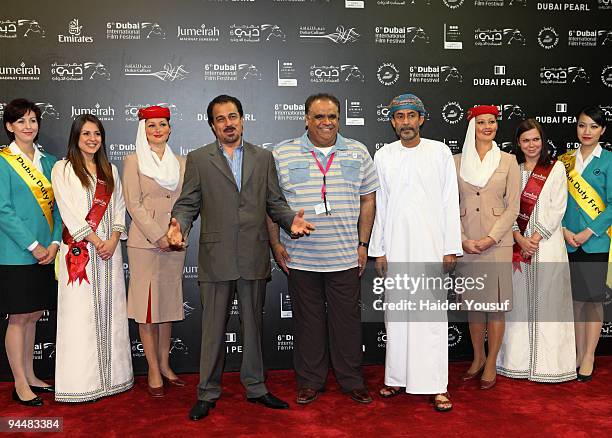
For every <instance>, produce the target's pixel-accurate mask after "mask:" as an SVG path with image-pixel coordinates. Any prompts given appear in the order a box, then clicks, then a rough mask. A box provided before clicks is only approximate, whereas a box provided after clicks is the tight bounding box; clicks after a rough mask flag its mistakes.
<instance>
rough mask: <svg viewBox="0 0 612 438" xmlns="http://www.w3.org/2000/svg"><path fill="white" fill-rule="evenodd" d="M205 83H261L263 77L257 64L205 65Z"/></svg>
mask: <svg viewBox="0 0 612 438" xmlns="http://www.w3.org/2000/svg"><path fill="white" fill-rule="evenodd" d="M203 75H204V80H205V81H238V80H241V81H249V80H251V81H261V78H262V75H261V72H260V71H259V69H258V67H257V66H256V65H255V64H250V63H241V64H238V63H231V64H226V63H208V64H204V68H203Z"/></svg>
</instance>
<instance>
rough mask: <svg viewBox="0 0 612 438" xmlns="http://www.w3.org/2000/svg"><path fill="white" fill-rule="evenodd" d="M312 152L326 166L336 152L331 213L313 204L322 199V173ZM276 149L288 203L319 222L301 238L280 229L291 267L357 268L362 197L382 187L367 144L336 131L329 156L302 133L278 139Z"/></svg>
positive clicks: (329, 183)
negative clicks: (281, 139) (289, 138)
mask: <svg viewBox="0 0 612 438" xmlns="http://www.w3.org/2000/svg"><path fill="white" fill-rule="evenodd" d="M311 151H314V153H315V154H316V156H317V159H318V160H319V161H320V162H321V165H322V166H323V168H325V167H326V166H327V162H328V160H329V158H330V157H331V154H332V153H334V161H333V162H332V164H331V167H330V168H329V171H328V173H327V175H326V177H325V180H326V187H327V194H326V198H327V202H328V203H329V205H330V207H331V215H329V216H328V215H326V214H325V213H322V214H318V215H317V214H316V213H315V209H314V207H315V205H317V204H321V203H322V202H323V200H322V199H321V187H322V185H323V175H322V173H321V171H320V170H319V167H318V166H317V163H316V161H315V160H314V158H313V157H312V152H311ZM272 154H273V155H274V160H275V162H276V168H277V172H278V179H279V183H280V187H281V189H282V191H283V194H284V195H285V198H286V199H287V202H288V203H289V206H290V207H291V209H292V210H294V211H298V210H299V209H301V208H303V209H304V218H305V219H306V220H307V221H309V222H310V223H312V224H313V225H314V226H315V227H316V230H315V231H314V232H313V233H312V234H311V235H310V236H305V237H302V238H300V239H291V238H290V236H288V235H287V233H285V232H284V231H281V242H282V243H283V245H284V246H285V248H286V249H287V252H288V253H289V256H290V257H291V262H289V263H287V266H288V267H290V268H292V269H300V270H303V271H314V272H335V271H344V270H347V269H351V268H354V267H356V266H357V246H358V243H359V235H358V233H357V221H358V219H359V212H360V202H361V199H360V196H361V195H367V194H368V193H372V192H374V191H376V190H378V178H377V176H376V169H375V168H374V162H373V161H372V157H371V156H370V153H369V152H368V149H367V148H366V147H365V146H364V145H363V144H361V143H359V142H358V141H355V140H351V139H348V138H344V137H342V136H341V135H338V138H337V140H336V144H335V145H334V146H332V149H331V151H330V153H329V154H328V155H327V156H325V155H324V154H323V153H322V152H320V151H318V150H317V149H316V148H315V147H314V145H313V144H312V142H311V141H310V139H309V138H308V135H307V134H306V133H304V135H303V136H302V137H300V138H296V139H292V140H286V141H284V142H282V143H279V144H278V145H276V147H275V148H274V150H273V151H272Z"/></svg>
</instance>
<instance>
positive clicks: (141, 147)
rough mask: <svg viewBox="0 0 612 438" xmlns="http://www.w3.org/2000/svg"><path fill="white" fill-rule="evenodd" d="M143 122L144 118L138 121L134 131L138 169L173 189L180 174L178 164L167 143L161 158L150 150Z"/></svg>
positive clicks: (158, 182) (161, 184) (165, 186)
mask: <svg viewBox="0 0 612 438" xmlns="http://www.w3.org/2000/svg"><path fill="white" fill-rule="evenodd" d="M145 123H146V120H145V119H143V120H141V121H139V122H138V132H137V133H136V156H137V157H138V169H139V170H140V173H142V174H143V175H146V176H148V177H149V178H153V179H154V180H155V181H156V182H157V184H159V185H160V186H162V187H163V188H165V189H168V190H171V191H174V190H176V188H177V187H178V183H179V179H180V176H181V172H180V164H179V162H178V160H177V159H176V157H175V156H174V153H173V152H172V150H171V149H170V147H169V146H168V144H166V150H165V151H164V156H163V157H162V159H161V160H160V159H159V157H158V156H157V154H156V153H155V152H153V151H152V150H151V146H149V142H148V141H147V133H146V132H145Z"/></svg>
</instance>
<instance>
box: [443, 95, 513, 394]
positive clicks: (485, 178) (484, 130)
mask: <svg viewBox="0 0 612 438" xmlns="http://www.w3.org/2000/svg"><path fill="white" fill-rule="evenodd" d="M498 114H499V112H498V110H497V107H495V106H484V105H483V106H477V107H474V108H472V109H470V110H469V111H468V116H467V118H468V122H469V124H468V131H467V134H466V136H465V142H464V144H463V150H462V153H461V154H459V155H455V165H456V167H457V179H458V182H459V198H460V199H459V208H460V215H461V231H462V237H461V240H462V243H463V250H464V256H463V260H462V263H461V264H465V263H467V265H464V267H461V266H459V267H458V272H460V273H463V274H468V273H469V275H470V276H472V277H480V278H482V279H483V280H484V288H482V289H480V288H475V289H473V290H471V291H466V292H464V293H463V294H461V295H460V297H461V302H462V308H463V309H465V310H468V320H469V326H470V337H471V338H472V347H473V348H474V360H473V362H472V365H471V366H470V368H469V369H468V371H467V372H466V373H465V375H464V376H463V380H471V379H473V378H475V377H477V376H478V375H479V374H480V373H481V372H482V376H481V379H480V388H481V389H490V388H492V387H493V386H495V382H496V376H497V372H496V360H497V354H498V352H499V349H500V347H501V343H502V339H503V337H504V326H505V318H504V312H507V311H509V310H511V309H512V245H513V243H514V241H513V238H512V225H513V224H514V221H515V220H516V217H517V215H518V213H519V203H520V172H519V167H518V164H517V162H516V158H515V157H514V155H510V154H507V153H505V152H502V151H501V150H500V149H499V147H498V146H497V144H496V143H495V141H493V139H494V138H495V134H496V133H497V115H498ZM473 262H486V263H484V264H481V263H478V264H475V263H473ZM485 329H486V332H487V335H488V347H489V348H488V356H487V355H485V348H484V339H485Z"/></svg>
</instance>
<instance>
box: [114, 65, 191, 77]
mask: <svg viewBox="0 0 612 438" xmlns="http://www.w3.org/2000/svg"><path fill="white" fill-rule="evenodd" d="M188 74H189V72H188V71H187V70H185V68H184V65H183V64H179V65H172V63H170V62H167V63H165V64H164V67H163V68H162V69H161V70H158V71H155V70H153V66H152V65H151V64H138V63H130V64H126V65H125V69H124V75H125V76H135V77H155V78H157V79H159V80H160V81H163V82H175V81H182V80H183V79H185V78H186V77H187V75H188Z"/></svg>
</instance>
